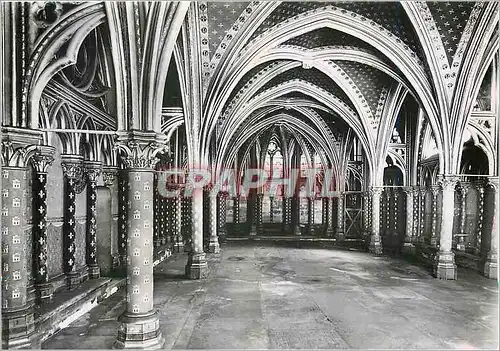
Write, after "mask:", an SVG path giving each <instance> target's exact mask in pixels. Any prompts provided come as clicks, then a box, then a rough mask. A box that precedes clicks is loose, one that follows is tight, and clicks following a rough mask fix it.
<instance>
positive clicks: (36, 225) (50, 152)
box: [31, 146, 55, 303]
mask: <svg viewBox="0 0 500 351" xmlns="http://www.w3.org/2000/svg"><path fill="white" fill-rule="evenodd" d="M54 153H55V148H53V147H51V146H40V147H39V149H38V151H37V152H36V153H35V154H34V155H33V157H32V158H31V164H32V166H33V188H32V189H33V190H32V194H33V277H34V278H35V294H36V300H37V303H45V302H49V301H50V300H51V299H52V295H53V288H52V284H50V282H49V275H48V269H47V254H48V252H47V171H48V169H49V167H50V165H51V164H52V162H53V161H54Z"/></svg>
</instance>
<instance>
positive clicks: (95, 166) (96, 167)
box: [83, 161, 102, 182]
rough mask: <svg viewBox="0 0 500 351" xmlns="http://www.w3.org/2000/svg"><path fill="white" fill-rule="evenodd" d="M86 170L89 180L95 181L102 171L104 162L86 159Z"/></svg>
mask: <svg viewBox="0 0 500 351" xmlns="http://www.w3.org/2000/svg"><path fill="white" fill-rule="evenodd" d="M83 166H84V172H85V175H86V176H87V178H88V179H89V181H91V182H95V181H97V177H99V175H100V174H101V172H102V164H101V162H100V161H85V162H84V164H83Z"/></svg>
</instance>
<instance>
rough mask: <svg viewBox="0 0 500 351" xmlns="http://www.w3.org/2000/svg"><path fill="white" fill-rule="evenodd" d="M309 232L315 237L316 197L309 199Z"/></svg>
mask: <svg viewBox="0 0 500 351" xmlns="http://www.w3.org/2000/svg"><path fill="white" fill-rule="evenodd" d="M307 231H308V232H309V235H314V197H308V198H307Z"/></svg>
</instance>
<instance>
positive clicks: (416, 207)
mask: <svg viewBox="0 0 500 351" xmlns="http://www.w3.org/2000/svg"><path fill="white" fill-rule="evenodd" d="M412 194H413V213H414V217H413V237H412V243H413V244H415V243H417V242H418V239H419V228H420V215H419V208H420V200H419V197H418V194H419V191H418V186H414V187H413V190H412Z"/></svg>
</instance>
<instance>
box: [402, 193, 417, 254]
mask: <svg viewBox="0 0 500 351" xmlns="http://www.w3.org/2000/svg"><path fill="white" fill-rule="evenodd" d="M403 191H404V193H405V195H406V203H405V204H406V211H405V215H406V230H405V241H404V244H403V250H404V251H407V252H410V251H411V250H412V248H413V216H414V212H413V188H412V187H404V188H403Z"/></svg>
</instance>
